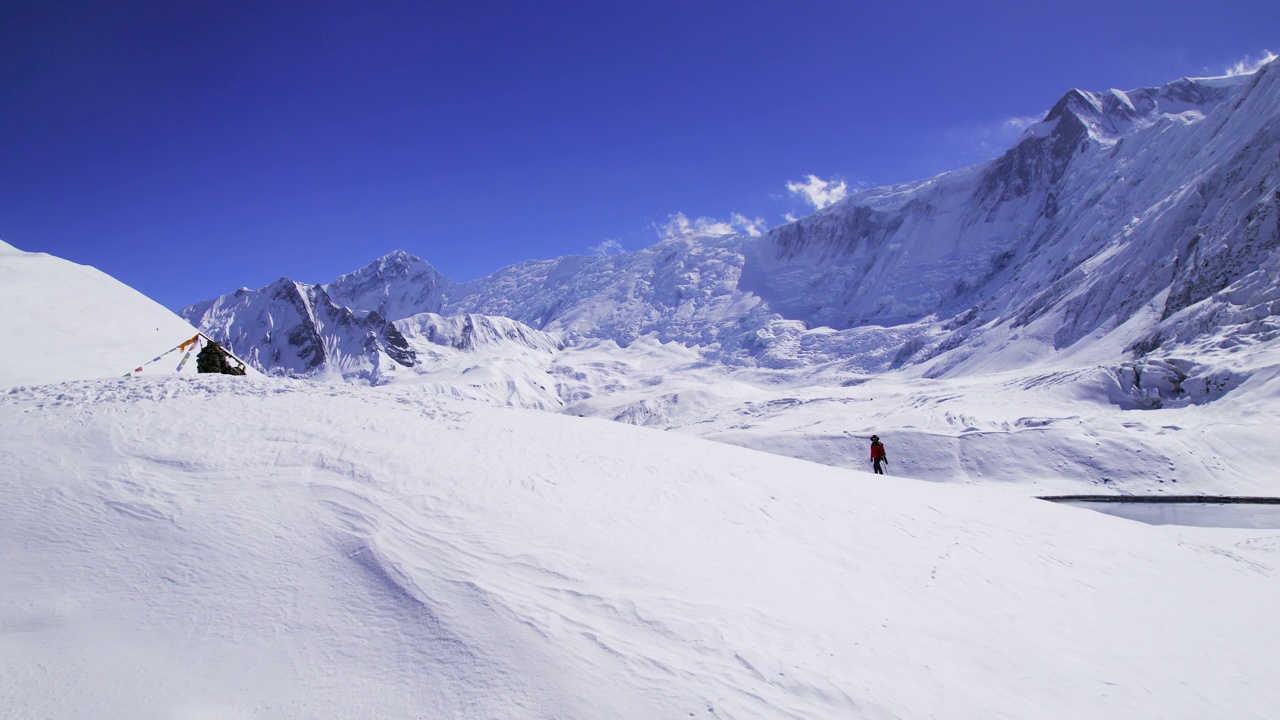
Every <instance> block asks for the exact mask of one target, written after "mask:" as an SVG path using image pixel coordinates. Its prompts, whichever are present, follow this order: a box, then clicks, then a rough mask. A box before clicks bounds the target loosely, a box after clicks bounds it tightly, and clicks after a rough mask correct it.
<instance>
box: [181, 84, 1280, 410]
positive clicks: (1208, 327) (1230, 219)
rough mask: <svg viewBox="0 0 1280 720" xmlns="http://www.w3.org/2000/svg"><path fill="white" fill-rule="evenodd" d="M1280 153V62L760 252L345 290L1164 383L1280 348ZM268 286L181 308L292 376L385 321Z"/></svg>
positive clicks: (948, 369) (785, 228)
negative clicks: (1071, 359)
mask: <svg viewBox="0 0 1280 720" xmlns="http://www.w3.org/2000/svg"><path fill="white" fill-rule="evenodd" d="M1278 157H1280V63H1276V62H1273V63H1271V64H1269V65H1266V66H1264V67H1263V68H1262V69H1260V70H1259V71H1257V72H1256V73H1254V74H1252V75H1241V76H1234V77H1224V78H1206V79H1182V80H1179V81H1177V82H1174V83H1171V84H1169V85H1166V86H1163V87H1158V88H1142V89H1138V90H1132V91H1127V92H1122V91H1118V90H1112V91H1108V92H1104V93H1094V92H1086V91H1082V90H1072V91H1071V92H1069V93H1067V94H1066V95H1065V96H1063V97H1062V99H1061V100H1059V101H1058V103H1056V104H1055V105H1054V106H1053V108H1052V109H1051V110H1050V111H1049V113H1048V114H1047V115H1046V116H1045V117H1044V119H1043V120H1042V121H1041V122H1039V123H1037V124H1035V125H1033V126H1032V127H1030V128H1028V130H1027V131H1026V133H1025V134H1024V136H1023V137H1022V138H1021V139H1020V140H1019V141H1018V142H1017V143H1016V144H1015V145H1014V146H1013V147H1012V148H1011V149H1010V150H1008V151H1007V152H1006V153H1004V154H1003V155H1001V156H1000V157H998V158H995V159H993V160H991V161H988V162H986V163H983V164H980V165H977V166H974V167H970V168H965V169H963V170H958V171H955V172H951V173H946V174H943V175H940V176H937V177H934V178H929V179H927V180H922V181H919V182H915V183H907V184H903V185H897V186H890V187H881V188H874V189H869V190H864V191H861V192H857V193H854V194H853V195H851V196H850V197H848V198H846V199H845V200H844V201H843V202H840V203H838V204H836V205H834V206H832V207H829V208H827V209H825V210H822V211H819V212H816V213H814V214H812V215H810V216H808V217H804V218H801V219H799V220H797V221H795V222H791V223H788V224H786V225H782V226H780V227H777V228H774V229H773V230H771V231H769V232H767V233H764V234H763V235H761V236H758V237H755V236H721V237H708V236H693V235H689V236H683V237H676V238H671V239H668V240H666V241H663V242H660V243H658V244H657V245H654V246H652V247H649V248H646V249H643V250H641V251H639V252H635V253H630V254H626V255H619V256H613V257H580V256H570V257H563V258H557V259H552V260H534V261H528V262H524V263H520V264H517V265H513V266H510V267H506V268H503V269H501V270H499V271H497V272H495V273H494V274H492V275H490V276H488V277H486V278H482V279H480V280H476V281H473V282H469V283H452V282H450V281H449V280H447V279H446V278H444V277H443V276H442V275H440V273H438V272H437V271H435V270H434V268H431V266H430V265H428V264H427V263H426V262H424V261H422V260H420V259H418V258H414V257H412V256H409V255H406V254H404V253H393V254H392V255H389V256H387V257H385V258H382V259H379V260H377V261H375V262H374V263H372V264H371V265H369V266H367V267H365V268H362V269H361V270H358V271H356V272H354V273H351V274H349V275H346V276H343V277H342V278H339V279H338V280H335V281H333V282H332V283H329V284H328V285H325V286H322V289H324V290H326V291H327V292H328V299H329V300H330V302H332V303H334V304H335V305H343V306H346V307H350V308H351V309H352V310H353V311H371V312H376V313H378V314H379V317H382V318H385V319H386V320H390V321H395V320H400V319H403V318H406V317H410V316H412V315H415V314H417V313H420V312H432V313H442V314H445V315H449V314H457V313H477V314H481V315H488V316H494V317H505V318H509V319H512V320H515V321H518V322H520V323H523V324H525V325H527V326H529V327H531V328H537V329H541V330H544V331H548V332H552V333H555V334H558V335H560V336H562V337H564V338H565V339H566V340H568V341H569V342H571V343H572V342H579V341H582V340H586V339H592V338H594V339H608V340H613V341H615V342H617V343H619V344H620V345H623V346H625V345H628V344H630V343H632V342H634V341H635V340H636V339H637V338H639V337H644V336H651V337H653V338H655V339H657V340H659V341H677V342H680V343H685V344H691V345H696V346H700V347H703V348H706V349H707V350H708V352H709V353H710V354H712V355H713V356H714V359H715V360H716V361H718V362H729V363H734V364H742V363H748V364H752V365H757V366H762V367H779V368H785V367H793V368H794V367H804V366H812V365H814V364H820V363H829V362H837V363H841V364H843V366H845V367H847V368H848V369H850V370H858V371H864V372H878V371H883V370H886V369H892V368H895V367H916V368H918V371H919V372H922V373H925V374H928V375H930V376H938V377H941V376H947V375H957V374H960V375H963V374H966V373H971V372H983V371H987V370H990V369H991V368H993V367H1001V368H1005V367H1010V366H1011V365H1012V366H1018V365H1021V366H1027V365H1029V364H1031V363H1034V362H1038V361H1040V360H1043V359H1044V358H1046V357H1050V356H1054V355H1057V354H1060V353H1063V352H1068V353H1074V354H1077V355H1087V356H1089V358H1090V360H1092V361H1095V362H1104V363H1111V364H1114V365H1116V366H1117V367H1118V366H1119V365H1121V364H1124V363H1130V364H1132V363H1134V362H1138V363H1144V362H1148V361H1150V362H1153V363H1156V364H1154V365H1152V366H1151V368H1152V369H1153V371H1156V372H1157V373H1158V372H1159V370H1158V369H1159V368H1161V367H1165V368H1167V367H1168V364H1169V363H1170V362H1173V365H1174V366H1177V365H1178V361H1179V360H1180V359H1181V358H1182V357H1183V356H1192V355H1196V354H1198V353H1200V352H1201V351H1203V350H1204V347H1205V345H1206V343H1207V344H1208V345H1210V346H1211V345H1213V344H1215V343H1221V342H1224V341H1226V338H1228V337H1231V338H1236V341H1239V338H1241V337H1250V338H1255V339H1259V340H1268V339H1270V338H1271V337H1273V336H1274V334H1275V332H1276V328H1277V323H1276V322H1275V320H1274V315H1275V313H1274V311H1273V310H1272V306H1273V304H1274V303H1275V302H1276V300H1277V289H1276V288H1277V283H1276V281H1275V277H1276V265H1277V261H1278V257H1280V256H1278V255H1277V248H1278V247H1280V229H1278V226H1277V216H1278V214H1280V213H1278V212H1277V203H1278V202H1280V194H1278V193H1280V170H1278V167H1280V161H1278V160H1277V158H1278ZM273 287H274V286H273ZM248 292H249V291H245V290H241V291H238V293H237V296H243V295H245V294H246V293H248ZM257 294H258V295H263V296H268V297H269V298H275V299H273V300H271V302H254V303H248V304H244V303H237V302H232V301H231V300H230V299H229V298H232V297H235V296H224V297H223V298H219V299H215V300H212V301H206V302H204V303H199V304H197V305H194V306H192V307H190V308H187V309H185V310H184V311H183V312H182V315H183V316H184V317H186V318H188V319H189V320H190V321H192V322H193V323H195V324H197V325H198V326H200V327H201V328H203V329H205V330H206V331H207V332H210V333H211V334H212V335H214V336H215V337H218V338H221V339H225V340H226V341H227V342H229V343H230V345H231V347H233V348H234V349H236V350H237V351H238V352H239V353H240V354H241V355H242V356H247V357H251V358H254V361H255V362H257V363H259V364H260V366H261V367H263V368H264V369H268V370H271V369H274V370H277V371H284V372H288V373H293V374H299V373H303V374H305V373H306V372H307V371H314V370H315V369H316V368H318V367H320V365H319V364H315V362H314V361H315V360H316V359H317V358H320V364H323V363H325V362H328V356H325V357H323V358H321V357H320V356H319V355H318V354H317V353H316V352H315V351H314V350H312V349H311V348H312V347H314V346H317V345H324V344H326V343H327V344H330V345H334V346H359V347H364V346H365V345H366V344H367V342H366V340H365V336H364V335H362V333H365V332H367V330H366V329H365V328H364V327H363V326H351V327H346V326H341V325H333V324H330V325H328V326H326V327H321V325H322V324H323V323H320V322H319V321H317V320H314V319H312V318H308V317H306V315H305V313H302V312H292V313H289V315H290V316H291V317H292V318H293V320H291V321H290V322H304V324H306V325H307V326H308V327H307V328H301V329H300V328H299V327H297V326H294V325H289V326H288V327H287V328H282V327H281V326H280V324H279V323H272V322H268V321H266V320H265V318H266V317H268V316H273V317H276V318H279V316H280V315H281V313H280V311H279V310H278V309H276V308H274V306H273V305H272V303H273V302H279V301H280V300H279V299H278V298H276V295H277V291H276V290H274V289H273V288H265V289H263V290H261V291H257ZM231 328H236V330H235V331H232V330H231ZM282 330H283V331H284V333H283V334H282ZM317 336H319V337H320V338H329V339H327V340H324V341H323V342H322V341H320V340H318V339H317ZM1104 337H1106V338H1107V342H1105V343H1101V342H1100V340H1101V339H1102V338H1104ZM389 342H390V341H388V342H384V343H383V344H384V345H387V344H388V343H389ZM1098 348H1104V349H1103V350H1099V349H1098ZM402 352H403V351H402ZM299 355H301V356H302V359H301V360H300V359H299V358H298V356H299ZM402 357H403V359H404V360H405V361H406V363H405V364H411V362H408V360H409V359H410V358H408V356H407V355H402ZM1160 363H1164V364H1163V365H1161V364H1160ZM368 365H376V363H374V362H373V361H372V360H370V361H369V363H368ZM341 371H342V372H345V373H347V374H352V371H351V370H350V368H348V369H345V370H341ZM1178 372H1179V373H1182V374H1183V375H1186V377H1194V376H1195V372H1196V371H1195V369H1194V368H1191V367H1187V368H1183V369H1181V370H1179V371H1178ZM1188 372H1190V374H1187V373H1188ZM1138 373H1139V374H1141V370H1139V371H1138ZM354 374H357V375H362V374H363V375H362V376H367V371H366V370H360V371H359V372H356V373H354ZM1175 375H1176V373H1175ZM1182 379H1186V378H1182ZM1182 379H1178V378H1176V377H1175V380H1177V381H1178V382H1181V381H1182ZM1192 385H1194V383H1192ZM1135 390H1138V389H1137V388H1135Z"/></svg>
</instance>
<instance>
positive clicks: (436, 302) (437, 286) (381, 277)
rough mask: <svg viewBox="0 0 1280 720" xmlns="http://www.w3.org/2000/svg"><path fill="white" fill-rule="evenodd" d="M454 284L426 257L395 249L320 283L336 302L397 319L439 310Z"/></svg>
mask: <svg viewBox="0 0 1280 720" xmlns="http://www.w3.org/2000/svg"><path fill="white" fill-rule="evenodd" d="M455 285H456V284H455V283H454V282H453V281H452V280H450V279H449V278H447V277H445V276H444V275H442V274H441V273H440V271H438V270H436V269H435V268H434V267H432V266H431V265H430V264H429V263H428V262H426V261H425V260H423V259H421V258H419V257H416V256H414V255H410V254H409V253H406V252H404V251H402V250H397V251H395V252H393V253H391V254H389V255H386V256H384V257H381V258H378V259H377V260H375V261H373V262H372V263H369V264H368V265H366V266H364V267H362V268H360V269H359V270H356V271H355V272H352V273H348V274H346V275H343V276H341V277H339V278H338V279H336V280H334V281H333V282H330V283H327V284H325V285H323V286H322V287H323V288H324V291H325V292H326V293H328V295H329V299H330V300H332V301H333V302H334V303H336V304H338V305H342V306H344V307H349V308H359V309H361V310H372V311H374V312H376V313H378V315H380V316H382V317H383V318H385V319H387V320H400V319H401V318H407V317H409V316H410V315H416V314H418V313H421V312H437V313H438V312H440V308H441V307H442V306H443V305H444V301H445V297H446V296H447V295H448V294H449V293H450V292H451V291H452V290H453V288H454V287H455Z"/></svg>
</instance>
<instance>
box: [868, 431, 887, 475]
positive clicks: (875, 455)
mask: <svg viewBox="0 0 1280 720" xmlns="http://www.w3.org/2000/svg"><path fill="white" fill-rule="evenodd" d="M881 463H884V464H885V465H888V464H889V456H888V455H886V454H885V452H884V445H882V444H880V436H879V435H872V436H871V464H872V466H873V467H875V470H876V474H877V475H883V474H884V468H882V467H880V464H881Z"/></svg>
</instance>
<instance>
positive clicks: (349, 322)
mask: <svg viewBox="0 0 1280 720" xmlns="http://www.w3.org/2000/svg"><path fill="white" fill-rule="evenodd" d="M357 275H358V273H352V276H357ZM352 276H345V277H352ZM366 297H367V296H366ZM182 314H183V316H184V317H192V318H199V324H200V326H201V328H202V329H203V330H204V331H205V332H206V333H208V334H209V335H210V336H212V337H214V338H215V339H216V340H218V341H219V342H222V343H224V344H226V345H228V346H229V347H231V348H233V349H235V351H236V352H237V354H238V355H240V357H242V358H244V359H245V360H246V361H248V362H249V363H251V364H253V365H254V366H255V367H257V368H259V369H262V370H264V371H266V372H271V373H277V374H291V375H340V376H342V377H348V378H365V379H368V378H371V377H374V376H376V375H377V373H378V372H379V370H380V369H382V368H386V367H390V366H394V365H399V366H404V367H410V366H412V365H414V364H415V363H416V362H417V356H416V354H415V353H414V351H413V349H412V348H410V347H409V345H408V343H406V342H405V339H404V336H402V335H401V334H400V332H399V331H398V330H396V328H395V326H394V325H392V324H391V323H389V322H387V320H385V319H384V318H383V317H382V315H380V314H379V313H378V312H377V311H374V310H359V309H357V310H352V309H350V308H348V307H345V306H341V305H338V304H336V303H335V302H334V301H333V299H332V298H331V297H330V296H329V293H328V291H327V290H326V289H325V287H323V286H319V285H307V284H305V283H299V282H294V281H293V280H290V279H288V278H280V279H279V280H277V281H276V282H274V283H272V284H271V285H268V286H267V287H265V288H262V289H261V290H249V289H247V288H241V289H240V290H237V291H236V292H234V293H232V294H230V295H223V296H221V297H218V298H215V299H213V300H208V301H206V302H203V303H197V304H196V305H193V306H191V307H188V308H186V309H184V310H183V311H182ZM240 349H243V350H245V352H244V353H240V352H239V350H240Z"/></svg>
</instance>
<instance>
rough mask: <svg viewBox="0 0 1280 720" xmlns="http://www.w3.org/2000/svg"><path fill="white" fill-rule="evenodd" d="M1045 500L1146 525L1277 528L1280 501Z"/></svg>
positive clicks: (1279, 524)
mask: <svg viewBox="0 0 1280 720" xmlns="http://www.w3.org/2000/svg"><path fill="white" fill-rule="evenodd" d="M1045 499H1046V500H1052V501H1053V502H1056V503H1061V504H1063V505H1073V506H1075V507H1082V508H1088V509H1089V510H1096V511H1097V512H1100V513H1106V514H1108V515H1115V516H1117V517H1122V518H1126V519H1129V520H1137V521H1139V522H1144V523H1147V524H1149V525H1192V526H1195V527H1217V528H1253V529H1260V530H1277V529H1280V503H1274V502H1241V501H1232V502H1164V501H1161V502H1142V501H1126V502H1115V501H1100V500H1078V499H1066V498H1063V499H1058V498H1045Z"/></svg>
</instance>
